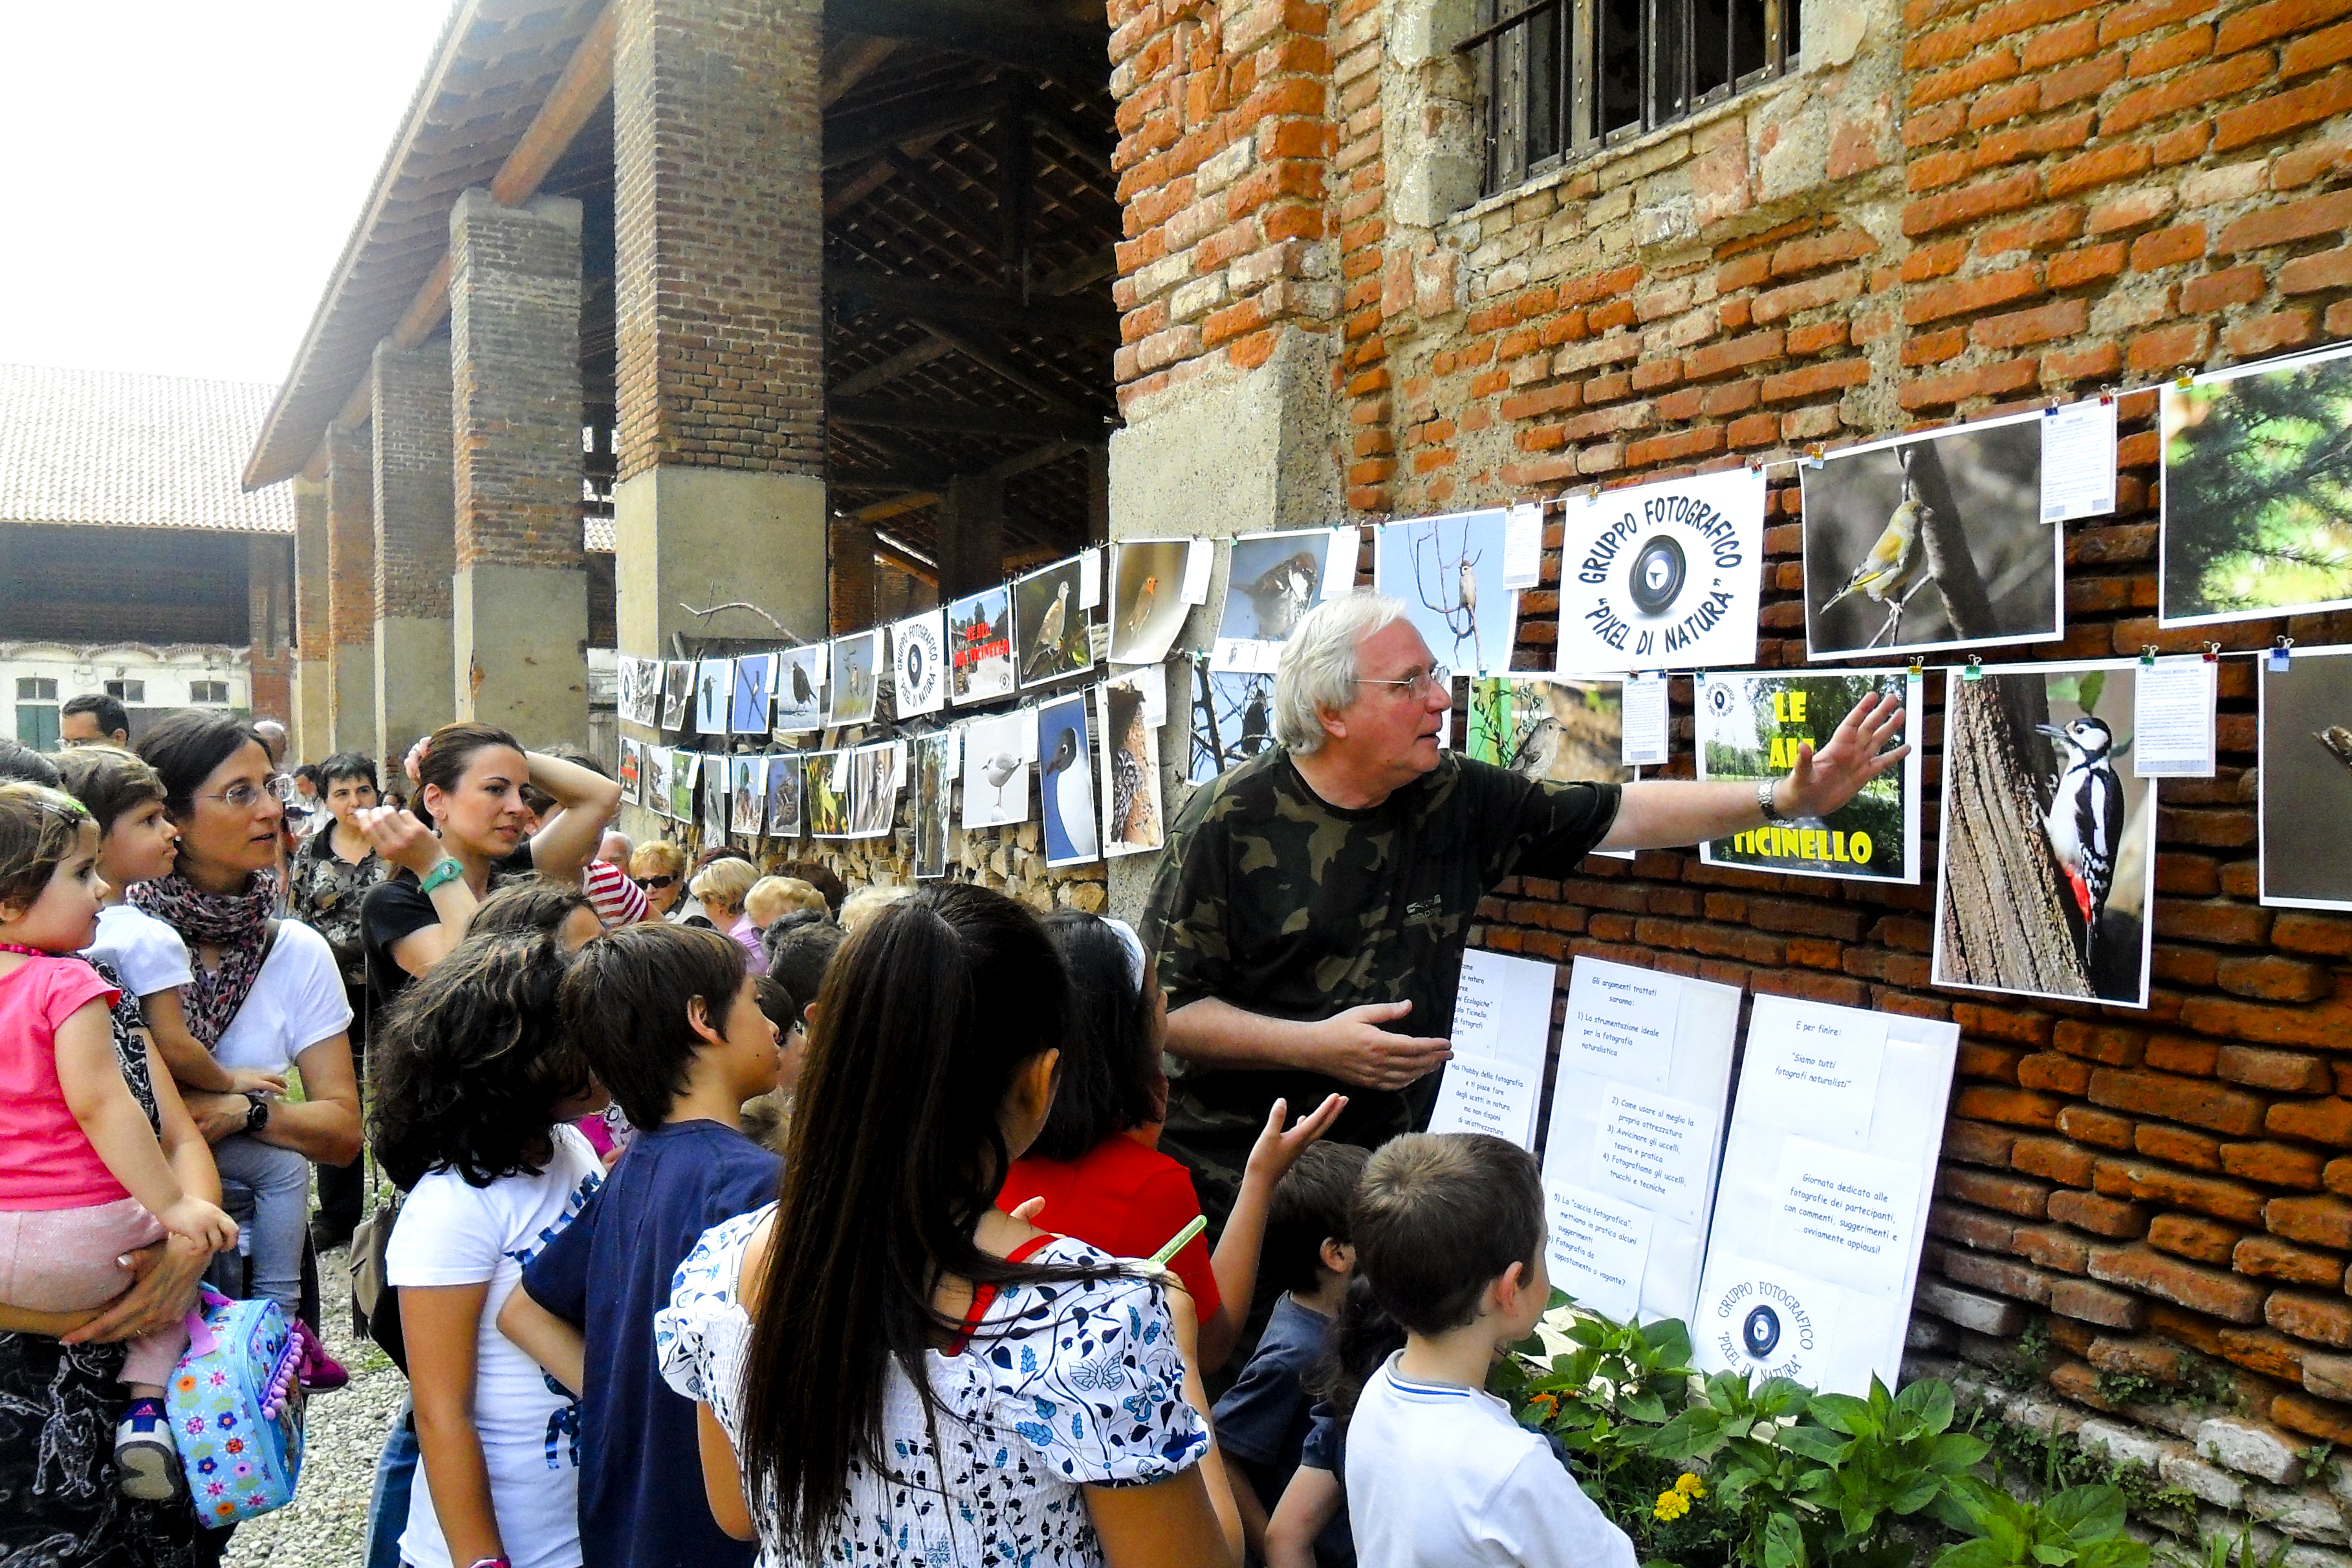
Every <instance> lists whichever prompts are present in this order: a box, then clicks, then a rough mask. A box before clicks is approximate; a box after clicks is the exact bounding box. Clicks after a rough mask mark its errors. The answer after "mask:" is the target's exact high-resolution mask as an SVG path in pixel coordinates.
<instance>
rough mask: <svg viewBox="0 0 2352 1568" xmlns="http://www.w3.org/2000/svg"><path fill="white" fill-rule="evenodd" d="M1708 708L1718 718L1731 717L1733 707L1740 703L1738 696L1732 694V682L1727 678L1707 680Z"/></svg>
mask: <svg viewBox="0 0 2352 1568" xmlns="http://www.w3.org/2000/svg"><path fill="white" fill-rule="evenodd" d="M1701 679H1703V680H1704V679H1705V678H1704V677H1701ZM1738 703H1739V700H1738V698H1737V697H1736V696H1734V695H1733V694H1732V690H1731V682H1729V681H1727V680H1707V681H1706V710H1707V711H1708V712H1710V713H1712V714H1714V715H1715V716H1716V717H1717V718H1718V719H1726V718H1729V717H1730V715H1731V710H1732V709H1734V708H1736V707H1738Z"/></svg>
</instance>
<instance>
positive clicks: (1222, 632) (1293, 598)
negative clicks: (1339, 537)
mask: <svg viewBox="0 0 2352 1568" xmlns="http://www.w3.org/2000/svg"><path fill="white" fill-rule="evenodd" d="M1330 548H1331V536H1330V534H1329V533H1328V531H1324V530H1322V529H1314V530H1309V531H1302V532H1297V533H1260V534H1248V535H1244V536H1243V537H1242V538H1239V539H1236V540H1234V548H1233V559H1232V563H1231V564H1230V566H1229V568H1228V573H1227V582H1228V584H1229V586H1228V587H1227V588H1226V590H1225V608H1224V614H1223V616H1220V617H1219V618H1218V621H1217V640H1218V641H1220V642H1225V641H1229V640H1241V641H1248V642H1280V641H1282V640H1283V639H1284V638H1286V637H1289V636H1290V633H1291V628H1293V627H1294V626H1297V625H1298V622H1299V620H1300V618H1301V617H1302V616H1305V615H1306V614H1307V611H1308V610H1311V609H1313V608H1314V607H1315V601H1316V599H1317V598H1318V595H1319V591H1320V590H1321V588H1322V585H1323V563H1324V560H1325V558H1326V552H1328V551H1329V550H1330ZM1348 565H1349V570H1351V571H1352V570H1353V568H1354V565H1355V563H1354V562H1353V561H1350V562H1349V563H1348Z"/></svg>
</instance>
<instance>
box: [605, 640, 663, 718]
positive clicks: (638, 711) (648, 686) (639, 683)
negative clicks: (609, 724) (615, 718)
mask: <svg viewBox="0 0 2352 1568" xmlns="http://www.w3.org/2000/svg"><path fill="white" fill-rule="evenodd" d="M620 665H621V668H620V672H619V673H620V690H619V693H618V695H617V696H616V698H615V699H614V704H615V706H616V707H618V708H619V710H620V713H621V717H622V719H623V720H625V721H627V722H628V723H631V724H643V725H644V726H645V727H646V729H648V730H650V729H652V728H653V727H654V724H655V721H656V720H657V719H659V718H660V717H661V679H662V666H661V660H659V659H657V658H630V657H629V656H628V655H626V654H623V655H622V656H621V660H620Z"/></svg>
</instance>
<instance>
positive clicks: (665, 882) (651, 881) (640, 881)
mask: <svg viewBox="0 0 2352 1568" xmlns="http://www.w3.org/2000/svg"><path fill="white" fill-rule="evenodd" d="M629 880H630V881H632V882H635V884H636V885H637V886H638V887H640V888H643V889H645V890H646V892H648V893H658V892H660V891H661V890H662V889H664V888H667V887H668V886H669V885H670V884H671V883H673V882H675V881H677V877H676V876H674V875H672V876H661V877H632V878H630V879H629Z"/></svg>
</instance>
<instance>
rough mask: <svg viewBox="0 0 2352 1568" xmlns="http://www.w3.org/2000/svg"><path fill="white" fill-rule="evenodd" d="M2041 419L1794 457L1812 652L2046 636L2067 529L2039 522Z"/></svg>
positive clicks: (1984, 643)
mask: <svg viewBox="0 0 2352 1568" xmlns="http://www.w3.org/2000/svg"><path fill="white" fill-rule="evenodd" d="M1797 472H1798V474H1799V476H1800V479H1801V482H1802V484H1803V486H1804V501H1805V522H1804V539H1805V647H1806V650H1807V656H1808V657H1809V658H1860V657H1863V656H1865V655H1868V654H1873V653H1888V652H1916V651H1919V650H1923V649H1927V648H1939V647H1993V646H1995V645H1998V644H2001V643H2023V642H2049V641H2052V640H2054V639H2055V638H2057V637H2060V636H2062V635H2063V633H2064V631H2065V583H2064V580H2063V563H2064V556H2065V549H2066V541H2065V531H2064V530H2063V529H2062V528H2060V527H2059V526H2058V525H2057V524H2056V523H2053V522H2044V521H2042V416H2041V415H2040V414H2039V413H2034V414H2018V415H2012V416H2009V417H2007V418H2003V419H1987V420H1982V421H1979V423H1977V424H1974V425H1969V426H1962V427H1961V428H1959V429H1957V430H1946V431H1942V432H1939V433H1937V434H1935V435H1927V436H1906V437H1898V438H1896V439H1895V440H1891V441H1874V442H1872V443H1870V444H1868V445H1867V446H1861V447H1846V448H1844V449H1843V450H1841V451H1836V452H1832V453H1831V454H1830V455H1829V457H1828V458H1827V459H1826V460H1825V461H1822V462H1821V463H1818V464H1816V463H1811V462H1806V463H1800V464H1799V465H1798V467H1797Z"/></svg>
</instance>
